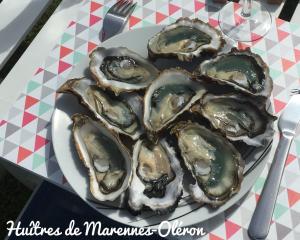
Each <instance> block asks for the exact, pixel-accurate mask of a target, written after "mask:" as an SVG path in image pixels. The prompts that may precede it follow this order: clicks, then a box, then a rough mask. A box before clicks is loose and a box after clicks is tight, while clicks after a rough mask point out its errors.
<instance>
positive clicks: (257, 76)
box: [196, 48, 273, 98]
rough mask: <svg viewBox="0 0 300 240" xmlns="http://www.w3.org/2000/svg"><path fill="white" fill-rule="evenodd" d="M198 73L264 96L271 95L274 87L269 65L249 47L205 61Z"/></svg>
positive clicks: (234, 49) (233, 50) (251, 93)
mask: <svg viewBox="0 0 300 240" xmlns="http://www.w3.org/2000/svg"><path fill="white" fill-rule="evenodd" d="M196 75H202V76H205V77H207V78H208V79H209V80H213V81H216V82H218V83H220V84H228V85H231V86H233V87H234V88H236V89H238V90H240V91H243V92H246V93H248V94H250V95H254V96H261V97H264V98H267V97H269V96H270V94H271V92H272V89H273V82H272V79H271V77H270V75H269V68H268V66H267V65H266V64H265V62H264V61H263V60H262V58H261V57H260V56H259V55H257V54H254V53H252V52H251V50H250V49H249V48H248V49H246V50H238V49H236V48H233V49H232V50H231V52H230V53H227V54H222V55H219V56H217V57H216V58H215V59H212V60H207V61H204V62H203V63H201V64H200V66H199V68H198V70H197V71H196Z"/></svg>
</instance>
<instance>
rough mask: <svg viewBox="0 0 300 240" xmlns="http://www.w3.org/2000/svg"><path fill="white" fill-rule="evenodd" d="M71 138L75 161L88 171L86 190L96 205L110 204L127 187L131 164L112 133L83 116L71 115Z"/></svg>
mask: <svg viewBox="0 0 300 240" xmlns="http://www.w3.org/2000/svg"><path fill="white" fill-rule="evenodd" d="M72 120H73V137H74V141H75V146H76V150H77V152H78V155H79V158H80V159H81V160H82V161H83V163H84V165H85V166H86V167H87V168H88V169H89V177H90V190H91V193H92V195H93V196H94V197H95V198H96V199H97V200H99V201H113V200H115V199H116V198H117V197H119V196H120V195H121V194H122V193H123V192H124V191H125V190H126V189H127V187H128V185H129V182H130V179H131V173H132V170H131V169H132V164H131V158H130V155H129V153H128V152H127V149H126V148H125V147H124V146H123V144H122V143H121V141H120V140H119V139H118V137H117V136H115V135H114V134H113V133H112V132H110V131H109V130H108V129H106V128H105V127H104V126H102V125H101V123H100V122H96V121H93V120H92V119H91V118H89V117H88V116H86V115H82V114H75V115H73V116H72Z"/></svg>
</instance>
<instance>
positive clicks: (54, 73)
mask: <svg viewBox="0 0 300 240" xmlns="http://www.w3.org/2000/svg"><path fill="white" fill-rule="evenodd" d="M137 2H138V7H137V9H136V10H135V12H134V14H133V16H132V17H131V18H130V21H129V26H128V27H129V28H130V29H134V28H139V27H143V26H148V25H152V24H169V23H171V22H173V21H174V20H176V19H177V18H178V17H181V16H185V17H195V16H197V17H199V18H200V19H202V20H204V21H208V22H209V23H210V24H212V25H213V26H217V25H218V22H217V16H218V10H217V9H216V8H215V7H212V6H206V5H205V0H194V1H190V0H173V1H170V2H169V1H167V0H161V1H151V0H139V1H137ZM112 3H113V2H112V1H109V0H93V1H91V0H86V1H84V3H83V5H82V6H81V7H80V9H79V14H78V18H77V20H75V21H71V22H70V23H69V24H68V27H67V29H66V30H65V31H64V33H63V35H62V37H61V39H60V40H59V41H58V43H57V44H56V45H55V46H54V48H53V49H52V51H51V52H50V54H49V55H48V57H47V58H46V60H45V61H44V62H42V61H40V62H38V63H40V65H39V66H38V67H37V68H36V72H35V74H34V76H30V77H28V78H26V79H24V82H23V83H24V84H25V83H26V86H24V87H25V89H23V91H22V93H21V95H20V96H19V98H18V99H17V100H16V101H15V100H13V97H10V95H9V94H8V93H7V92H2V93H3V94H6V95H5V99H7V98H6V97H8V101H11V102H13V106H12V107H11V108H10V109H9V111H8V113H7V114H6V116H4V117H3V118H2V121H0V154H1V156H2V157H3V158H5V159H6V160H8V161H10V162H13V163H15V164H17V165H18V166H21V167H23V168H26V169H28V170H29V171H31V172H35V173H36V174H39V175H41V176H43V177H45V178H47V179H48V180H50V181H53V182H55V183H57V184H64V183H65V182H66V180H65V179H64V177H63V174H62V173H61V171H60V169H59V166H58V164H57V161H56V159H55V155H54V152H53V148H52V145H51V136H50V135H51V134H50V133H51V131H50V129H51V122H50V121H51V116H52V112H53V109H54V106H55V97H56V94H55V90H56V89H57V87H58V86H60V85H61V84H62V83H63V81H64V80H65V78H66V77H67V75H68V74H69V73H70V71H71V69H72V66H74V65H76V63H78V62H79V61H80V59H82V58H83V57H85V56H86V55H87V54H88V52H89V51H91V50H92V49H94V48H95V47H96V46H97V45H98V44H99V39H98V32H99V29H101V24H102V21H101V20H102V18H103V16H104V14H105V12H106V11H107V9H108V8H109V6H111V5H112ZM38 43H39V42H36V45H35V49H39V51H44V50H43V49H42V48H39V47H37V46H38ZM239 47H241V48H244V47H251V49H252V51H254V52H256V53H258V54H260V55H261V56H262V57H263V58H264V60H265V61H266V62H267V63H268V64H269V66H270V72H271V76H272V78H273V79H274V92H273V96H272V100H273V103H274V108H275V112H276V114H280V112H281V110H282V109H283V108H284V106H285V104H286V102H287V101H288V99H289V97H290V95H289V90H290V89H292V88H296V87H299V78H300V64H299V61H300V25H299V26H298V25H297V24H290V23H287V22H284V21H282V20H279V19H276V20H275V21H274V22H273V27H272V30H271V31H270V32H269V34H268V35H267V36H266V37H265V38H263V39H261V40H259V41H257V42H253V43H249V44H239ZM36 55H38V54H36ZM27 59H29V58H28V56H27ZM23 63H24V62H23ZM26 64H27V65H26V66H29V65H30V63H26ZM16 67H18V68H17V69H18V70H19V71H18V73H16V71H15V73H14V74H18V76H20V75H23V71H25V73H26V69H22V68H21V66H16ZM15 76H16V75H15ZM27 76H28V75H27ZM24 78H25V77H24ZM12 79H14V78H11V80H12ZM2 89H3V88H2ZM273 150H274V149H273ZM299 156H300V137H299V133H298V135H297V137H296V139H295V141H294V143H293V145H292V147H291V152H290V155H289V159H288V162H287V165H286V171H285V174H284V177H283V181H282V184H281V189H280V193H279V196H278V201H277V205H276V209H275V213H274V222H273V224H272V225H271V229H270V234H269V238H270V239H276V238H278V239H284V238H285V239H299V238H300V224H299V223H300V201H299V200H300V185H299V180H300V170H299V165H300V163H299ZM271 160H272V159H271V158H269V162H268V164H267V166H266V168H265V170H264V171H263V173H262V175H261V176H260V177H259V178H258V180H257V182H256V184H255V185H254V187H253V188H252V190H251V191H250V193H249V194H248V195H247V197H246V198H245V199H244V201H241V202H240V203H238V204H237V205H240V206H239V208H238V209H237V210H236V211H234V212H232V211H231V210H230V211H227V212H225V213H224V214H223V215H222V216H219V217H218V219H217V220H216V219H214V220H213V221H218V222H220V223H221V224H220V225H219V226H218V227H217V228H215V229H214V230H212V231H211V232H210V234H209V235H207V236H206V237H205V238H206V239H224V238H226V239H229V238H230V239H247V227H248V224H249V221H250V218H251V215H252V212H253V210H254V207H255V204H256V201H257V199H258V197H259V194H260V191H261V189H262V186H263V183H264V180H265V178H266V175H267V171H268V167H269V165H270V162H271Z"/></svg>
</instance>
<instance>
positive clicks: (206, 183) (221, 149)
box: [172, 121, 244, 207]
mask: <svg viewBox="0 0 300 240" xmlns="http://www.w3.org/2000/svg"><path fill="white" fill-rule="evenodd" d="M172 133H174V134H175V135H176V137H177V141H178V147H179V150H180V153H181V156H182V157H183V159H184V163H185V165H186V167H187V168H188V170H189V171H190V172H191V174H192V176H193V178H194V179H195V180H196V183H195V184H194V185H192V184H191V185H190V192H191V195H192V197H193V198H194V200H195V201H197V202H200V203H207V204H209V205H211V206H214V207H216V206H219V205H221V204H223V203H225V202H226V201H227V200H228V199H229V198H230V197H231V196H232V195H233V194H234V193H236V192H238V190H239V188H240V185H241V182H242V179H243V169H244V161H243V160H242V157H241V155H240V153H239V152H238V151H237V150H236V149H235V147H234V146H233V145H232V144H231V143H230V142H229V141H228V140H227V139H226V138H224V137H222V136H221V135H219V134H217V133H215V132H212V131H210V130H209V129H207V128H205V127H203V126H200V125H199V124H198V123H194V122H190V121H189V122H180V123H178V124H177V125H176V126H175V127H174V128H173V129H172Z"/></svg>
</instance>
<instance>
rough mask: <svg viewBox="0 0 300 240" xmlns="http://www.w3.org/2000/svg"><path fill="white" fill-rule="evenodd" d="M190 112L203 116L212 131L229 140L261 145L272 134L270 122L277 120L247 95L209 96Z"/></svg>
mask: <svg viewBox="0 0 300 240" xmlns="http://www.w3.org/2000/svg"><path fill="white" fill-rule="evenodd" d="M259 106H262V107H259ZM191 112H197V113H199V114H200V115H202V116H203V117H205V118H206V119H207V120H209V121H210V123H211V125H212V127H213V128H215V129H217V130H219V131H220V132H221V133H222V134H223V135H225V136H226V137H227V138H228V139H230V140H232V141H239V140H241V141H243V142H245V143H247V144H248V145H252V146H263V145H264V144H265V143H267V142H268V141H269V140H270V139H271V138H272V137H273V135H274V129H273V122H274V120H275V119H276V118H275V117H274V116H272V115H270V114H269V113H268V112H267V111H266V109H265V106H264V105H261V104H260V105H259V104H257V102H255V101H254V100H253V99H251V98H249V97H246V96H242V95H238V94H227V95H213V94H209V93H208V94H205V95H204V97H203V98H202V99H201V103H199V104H198V103H197V104H195V105H194V106H193V107H192V108H191Z"/></svg>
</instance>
